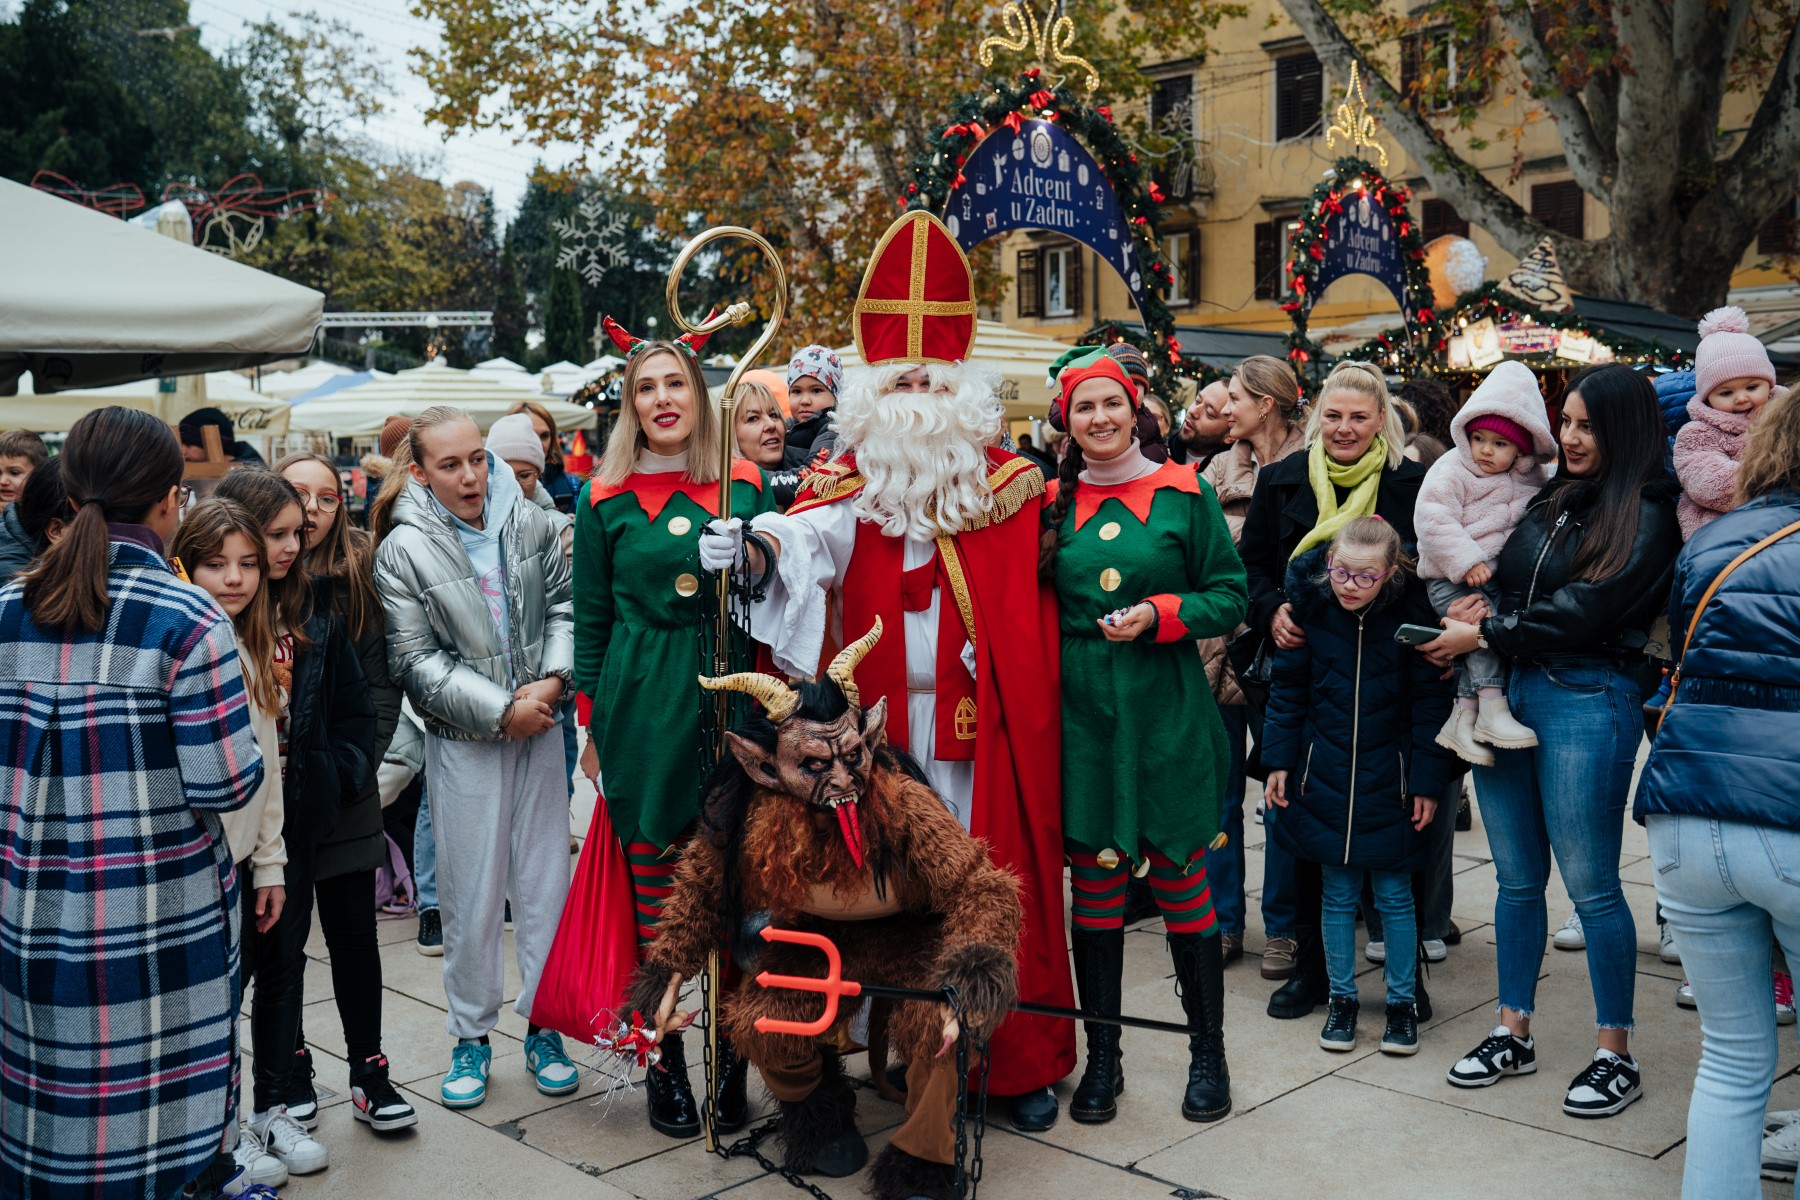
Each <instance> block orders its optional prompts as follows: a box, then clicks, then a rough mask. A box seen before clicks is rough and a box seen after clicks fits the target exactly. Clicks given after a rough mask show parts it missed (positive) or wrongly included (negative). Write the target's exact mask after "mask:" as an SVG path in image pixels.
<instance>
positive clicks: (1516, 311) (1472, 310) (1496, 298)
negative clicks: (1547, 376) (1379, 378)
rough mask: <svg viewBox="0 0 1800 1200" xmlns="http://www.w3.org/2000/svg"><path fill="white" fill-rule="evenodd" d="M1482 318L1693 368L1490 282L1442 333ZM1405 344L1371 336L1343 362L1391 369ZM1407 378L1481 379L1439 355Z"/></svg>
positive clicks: (1537, 357) (1678, 353)
mask: <svg viewBox="0 0 1800 1200" xmlns="http://www.w3.org/2000/svg"><path fill="white" fill-rule="evenodd" d="M1488 317H1492V318H1493V320H1494V324H1496V325H1511V324H1516V323H1518V322H1520V321H1528V322H1530V323H1531V324H1533V325H1542V326H1545V327H1546V328H1549V329H1557V330H1562V331H1564V332H1567V333H1575V334H1580V335H1582V336H1585V337H1591V338H1596V339H1598V340H1600V341H1602V342H1605V343H1606V345H1607V346H1608V347H1610V348H1611V350H1612V352H1613V359H1612V361H1614V362H1621V363H1626V364H1629V365H1650V366H1660V367H1673V368H1675V369H1677V370H1683V369H1688V368H1691V367H1692V365H1693V364H1692V362H1691V356H1690V355H1689V354H1688V353H1687V352H1686V351H1682V350H1674V349H1671V348H1669V347H1668V346H1665V345H1664V344H1663V343H1661V342H1657V341H1649V342H1646V341H1644V340H1642V339H1641V338H1634V337H1630V336H1628V335H1625V334H1619V333H1612V332H1609V331H1607V330H1606V329H1603V328H1601V327H1600V326H1598V325H1595V324H1594V323H1593V322H1591V321H1587V320H1584V319H1583V318H1581V317H1579V316H1576V315H1575V314H1574V313H1553V312H1545V311H1544V310H1542V309H1540V308H1536V307H1533V306H1532V305H1531V304H1529V303H1527V302H1526V301H1524V300H1521V299H1520V298H1519V297H1517V296H1515V295H1513V294H1512V293H1511V292H1508V291H1507V290H1505V289H1504V288H1503V287H1501V285H1500V284H1499V283H1497V282H1495V281H1493V280H1489V281H1488V282H1486V283H1484V284H1482V285H1481V286H1480V287H1478V288H1476V289H1474V290H1473V291H1468V292H1464V293H1463V294H1462V295H1460V296H1458V297H1457V298H1456V304H1455V306H1454V308H1453V310H1452V314H1451V315H1450V316H1448V317H1446V318H1445V327H1446V329H1448V328H1449V327H1450V326H1451V325H1454V326H1455V327H1457V328H1458V329H1460V328H1463V327H1465V326H1468V325H1472V324H1474V323H1475V322H1477V321H1480V320H1483V319H1484V318H1488ZM1408 343H1409V338H1408V336H1407V333H1406V331H1405V330H1402V329H1390V330H1388V331H1386V332H1384V333H1378V334H1376V335H1375V336H1374V337H1372V338H1370V339H1369V340H1368V341H1366V342H1364V343H1363V344H1362V345H1360V346H1357V347H1355V348H1354V349H1352V350H1350V351H1348V352H1347V353H1346V354H1345V356H1344V357H1347V358H1352V359H1360V360H1363V361H1367V362H1376V363H1392V362H1393V358H1394V355H1396V354H1401V355H1403V356H1404V352H1405V347H1406V346H1407V345H1408ZM1514 357H1516V358H1517V359H1518V361H1520V362H1523V363H1525V364H1526V365H1527V366H1529V367H1533V368H1536V369H1538V370H1546V369H1550V368H1556V369H1566V370H1575V369H1579V368H1580V367H1582V366H1584V365H1585V364H1583V363H1579V362H1576V361H1574V360H1573V359H1567V358H1558V357H1557V356H1556V355H1555V354H1524V355H1517V356H1514ZM1408 372H1409V373H1411V374H1428V375H1465V374H1481V373H1482V372H1480V371H1471V370H1468V369H1465V368H1456V369H1454V370H1452V369H1450V368H1448V367H1446V366H1445V365H1444V360H1443V357H1442V355H1441V354H1433V355H1429V356H1427V357H1426V358H1425V359H1424V360H1423V361H1422V362H1413V363H1412V364H1411V365H1410V366H1409V368H1408Z"/></svg>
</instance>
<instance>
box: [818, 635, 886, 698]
mask: <svg viewBox="0 0 1800 1200" xmlns="http://www.w3.org/2000/svg"><path fill="white" fill-rule="evenodd" d="M880 640H881V618H880V617H876V618H875V627H874V628H873V629H871V630H869V632H867V633H865V634H863V635H862V636H861V637H860V638H858V639H857V640H856V641H854V642H851V643H850V644H849V645H848V646H845V647H844V648H843V649H842V650H839V651H838V654H837V657H836V658H834V659H832V660H831V665H830V666H829V667H826V668H825V674H826V675H828V676H829V677H830V678H831V681H832V682H833V683H835V684H837V685H838V687H840V688H842V689H843V690H844V699H845V700H848V701H849V702H850V706H851V707H852V708H861V707H862V695H861V693H859V692H858V691H857V690H856V664H857V663H859V662H861V661H862V660H863V659H864V658H865V657H866V656H867V655H868V653H869V651H871V650H873V649H874V648H875V643H876V642H879V641H880Z"/></svg>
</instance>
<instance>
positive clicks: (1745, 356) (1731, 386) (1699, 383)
mask: <svg viewBox="0 0 1800 1200" xmlns="http://www.w3.org/2000/svg"><path fill="white" fill-rule="evenodd" d="M1695 360H1696V361H1695V363H1694V398H1693V399H1692V400H1689V401H1688V406H1687V411H1688V418H1689V420H1688V423H1687V424H1686V425H1683V426H1682V427H1681V432H1680V433H1677V434H1676V435H1675V478H1677V479H1678V480H1680V481H1681V499H1680V501H1678V502H1677V504H1676V509H1675V515H1676V517H1677V518H1678V519H1679V520H1680V521H1681V536H1682V539H1683V540H1684V541H1685V540H1686V539H1688V538H1691V537H1693V536H1694V534H1695V532H1697V531H1698V530H1699V529H1700V527H1701V526H1702V525H1705V524H1706V523H1707V522H1708V521H1711V520H1713V519H1715V518H1717V517H1719V516H1722V515H1723V514H1725V513H1728V512H1730V511H1731V510H1732V509H1733V508H1736V507H1737V498H1736V494H1735V493H1736V488H1737V472H1738V459H1739V458H1740V457H1741V456H1742V455H1743V453H1744V441H1745V439H1746V438H1748V437H1749V436H1750V425H1751V423H1752V422H1753V421H1755V420H1756V418H1757V415H1758V414H1759V413H1761V412H1762V410H1763V405H1765V404H1767V403H1768V402H1769V401H1770V399H1771V398H1773V397H1774V396H1775V395H1777V394H1778V391H1779V389H1777V388H1776V386H1775V365H1774V364H1773V363H1771V362H1770V361H1769V352H1768V351H1767V350H1765V349H1764V348H1763V344H1762V343H1761V342H1759V341H1757V340H1756V338H1754V337H1752V336H1751V334H1750V320H1749V318H1748V317H1746V316H1745V315H1744V310H1743V309H1741V308H1736V307H1727V308H1715V309H1713V310H1712V311H1711V312H1709V313H1707V314H1706V316H1704V317H1702V318H1701V320H1700V350H1699V353H1698V354H1697V355H1696V356H1695Z"/></svg>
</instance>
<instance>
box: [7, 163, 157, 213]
mask: <svg viewBox="0 0 1800 1200" xmlns="http://www.w3.org/2000/svg"><path fill="white" fill-rule="evenodd" d="M31 186H32V187H34V188H36V189H37V190H38V191H40V192H49V193H50V194H51V195H52V196H61V197H62V198H63V199H64V200H72V201H74V202H75V203H76V204H79V205H81V207H83V208H91V209H93V210H94V211H95V212H103V213H105V214H107V215H108V216H111V217H118V218H120V219H121V220H123V219H124V217H125V214H126V213H128V212H135V211H136V210H138V209H140V208H142V207H144V193H143V192H141V191H139V190H138V185H137V184H135V183H115V184H113V185H112V186H111V187H104V188H85V187H83V186H81V185H80V184H79V183H76V182H75V181H74V180H73V179H70V178H69V177H68V176H67V175H59V174H57V173H56V172H55V171H39V172H38V173H37V174H36V175H33V176H32V177H31Z"/></svg>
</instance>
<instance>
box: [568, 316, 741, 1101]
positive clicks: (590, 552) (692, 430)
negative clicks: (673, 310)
mask: <svg viewBox="0 0 1800 1200" xmlns="http://www.w3.org/2000/svg"><path fill="white" fill-rule="evenodd" d="M606 327H607V332H608V333H610V334H611V335H612V337H613V340H614V341H615V342H616V343H617V344H618V345H619V347H620V348H621V349H622V350H624V351H625V352H626V354H627V360H626V365H625V374H624V378H623V380H622V381H621V383H620V392H619V395H620V405H619V419H618V423H617V424H616V425H614V427H613V431H612V435H611V437H610V438H609V439H608V441H607V444H606V452H605V454H604V455H603V456H602V458H601V460H600V468H599V470H598V471H596V472H595V473H594V478H593V480H592V481H591V482H589V483H588V484H587V486H586V487H584V488H583V489H582V491H581V495H580V497H579V499H578V500H577V502H576V506H575V565H574V571H575V684H576V687H577V688H579V689H580V690H581V691H582V692H585V693H586V694H587V695H588V696H589V697H590V698H591V699H592V700H593V706H594V707H593V715H592V717H591V719H590V721H589V724H588V742H587V746H586V748H585V749H584V750H583V751H582V756H581V769H582V772H583V773H584V774H585V775H587V777H588V778H589V779H592V780H594V783H595V787H596V788H597V789H598V790H599V791H600V794H601V795H602V796H603V797H604V802H605V804H606V806H607V811H608V814H609V816H610V818H611V823H612V827H613V829H614V831H615V832H616V833H617V834H618V838H619V841H620V843H621V844H622V846H623V849H624V852H625V857H626V861H627V863H628V865H629V868H630V872H631V890H632V894H633V900H634V901H635V907H636V910H637V933H638V945H639V952H640V955H641V953H642V947H643V946H644V945H646V944H647V943H648V942H649V941H650V940H651V939H652V938H654V937H655V936H656V921H657V915H658V913H659V912H660V910H661V908H662V904H663V900H664V898H665V897H667V895H668V893H669V885H670V879H671V876H672V875H673V873H674V870H675V857H676V856H675V854H674V853H672V852H671V851H672V848H673V847H677V846H678V845H679V844H680V843H681V842H682V841H683V840H685V839H686V837H687V836H688V834H689V833H690V832H691V831H692V829H693V826H694V821H695V819H696V818H697V817H698V816H699V813H700V762H699V758H698V753H699V743H700V703H701V701H700V685H699V682H698V675H699V668H700V665H701V660H700V641H699V639H700V629H701V627H702V626H704V625H705V623H706V622H707V621H709V620H711V613H712V604H713V597H712V591H711V589H710V588H705V587H703V586H702V584H701V575H700V553H699V549H698V544H699V538H700V531H701V530H702V528H704V527H705V525H706V523H707V522H708V521H710V520H712V519H713V518H714V517H717V516H719V515H720V514H719V511H718V508H719V483H718V479H719V438H720V436H721V433H720V429H719V418H718V414H717V412H716V411H715V409H714V408H713V405H712V404H711V403H710V402H709V400H708V397H707V393H706V381H705V379H704V377H703V376H702V375H701V373H700V363H699V358H698V356H697V353H696V351H697V350H698V346H697V345H696V344H694V342H692V341H690V340H689V339H688V338H686V337H684V338H680V339H677V340H676V341H673V342H669V341H644V340H641V339H639V338H635V337H632V336H631V335H630V334H628V333H626V332H625V331H624V330H623V329H620V328H619V327H618V326H617V325H616V324H615V323H614V322H613V321H612V319H611V318H610V317H609V318H607V321H606ZM702 340H703V339H702ZM766 496H767V491H766V489H765V488H764V481H763V475H762V472H761V471H759V470H758V469H757V468H756V467H755V466H753V465H751V464H750V463H748V462H745V461H744V460H742V459H739V460H737V461H735V462H734V463H733V464H732V483H731V512H730V513H727V514H725V515H726V516H736V517H742V518H745V519H746V520H748V519H749V518H750V517H752V516H754V515H755V514H757V513H759V512H762V511H764V510H765V509H766V508H768V507H769V505H768V502H767V499H766ZM662 1047H663V1057H662V1062H663V1065H664V1066H666V1067H668V1068H669V1069H668V1070H667V1071H651V1072H649V1073H648V1075H647V1077H646V1079H645V1092H646V1094H647V1096H648V1098H649V1106H650V1123H651V1125H653V1126H654V1127H655V1128H656V1129H658V1130H659V1131H661V1132H663V1133H666V1134H668V1135H670V1136H671V1137H692V1136H693V1135H695V1134H697V1133H699V1132H700V1110H699V1108H698V1107H697V1106H696V1104H695V1102H694V1095H693V1092H692V1090H691V1089H690V1088H689V1086H688V1077H687V1072H686V1070H685V1069H683V1068H684V1066H685V1063H686V1058H685V1054H684V1052H683V1049H682V1045H681V1038H680V1037H679V1036H671V1037H667V1038H665V1039H663V1042H662ZM719 1067H720V1069H719V1071H718V1072H717V1076H718V1078H719V1080H720V1081H721V1082H720V1087H719V1091H720V1094H719V1096H718V1098H717V1100H718V1104H717V1109H716V1111H717V1114H718V1127H719V1128H720V1129H721V1130H726V1131H730V1130H731V1129H734V1128H737V1127H738V1126H740V1125H741V1124H742V1123H743V1121H744V1120H745V1118H746V1115H747V1114H746V1101H745V1093H744V1083H745V1066H744V1063H743V1062H742V1060H739V1059H738V1058H737V1057H736V1056H735V1055H734V1054H731V1053H730V1052H729V1048H728V1047H726V1048H725V1060H724V1062H722V1063H721V1064H719Z"/></svg>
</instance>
